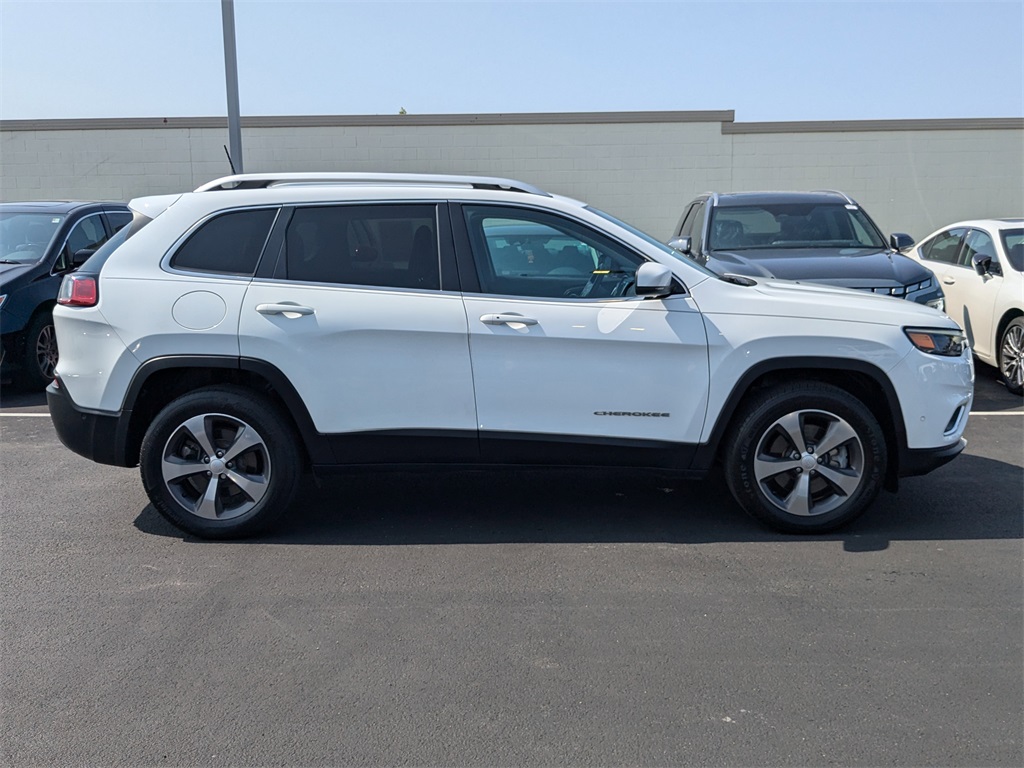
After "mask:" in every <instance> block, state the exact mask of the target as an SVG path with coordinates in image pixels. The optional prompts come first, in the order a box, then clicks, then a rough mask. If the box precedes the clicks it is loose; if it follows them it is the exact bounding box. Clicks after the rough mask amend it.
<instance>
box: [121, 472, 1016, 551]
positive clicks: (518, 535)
mask: <svg viewBox="0 0 1024 768" xmlns="http://www.w3.org/2000/svg"><path fill="white" fill-rule="evenodd" d="M307 480H308V482H307V484H306V486H305V487H304V488H303V490H302V491H301V492H300V493H299V495H298V497H297V498H296V501H295V502H294V503H293V505H292V507H291V508H290V509H289V511H288V513H287V514H286V515H285V517H284V519H283V520H282V522H281V524H280V525H279V526H277V527H276V528H275V529H274V530H272V531H271V532H269V533H267V534H265V535H263V536H261V537H259V538H255V539H250V540H245V541H250V542H252V543H259V544H292V545H310V544H314V545H343V546H388V545H425V544H498V543H638V542H650V543H679V544H701V543H711V542H760V541H763V542H781V541H794V542H797V541H806V540H807V538H806V537H804V536H794V535H786V534H780V533H776V532H774V531H771V530H768V529H766V528H765V527H763V526H762V525H760V524H759V523H758V522H757V521H756V520H754V519H753V518H751V517H748V516H747V515H746V514H744V512H743V511H742V510H741V509H740V507H739V506H738V505H737V504H736V502H735V501H733V498H732V496H731V495H730V493H729V491H728V489H727V487H726V485H725V483H724V481H723V480H722V479H721V477H719V476H717V475H716V476H712V477H709V478H708V479H706V480H703V481H692V482H690V481H688V482H682V481H679V480H677V479H670V478H666V477H664V476H661V475H658V474H653V473H651V474H648V473H636V472H628V471H622V470H614V471H611V470H609V471H604V470H563V469H558V470H555V469H547V470H545V469H492V470H449V469H431V470H415V471H398V470H390V471H369V472H367V471H363V472H357V471H354V470H353V471H351V472H348V473H346V474H342V475H338V476H335V477H331V478H329V479H325V480H322V481H320V482H319V484H318V485H317V484H314V483H313V482H312V481H311V479H307ZM1022 499H1024V473H1022V472H1021V469H1020V467H1018V466H1014V465H1012V464H1007V463H1004V462H999V461H994V460H992V459H986V458H980V457H976V456H960V457H959V458H958V459H957V461H956V462H955V463H954V465H949V466H946V467H942V468H940V469H939V470H936V471H935V472H933V473H932V474H931V475H929V476H927V477H914V478H905V479H904V480H902V481H901V486H900V492H899V494H898V495H896V494H891V493H887V492H884V491H883V492H882V494H881V495H880V496H879V498H878V499H877V500H876V502H875V503H874V505H873V506H872V507H871V508H870V509H869V510H868V512H867V513H866V514H865V515H864V516H863V517H862V518H860V519H859V520H857V521H856V522H854V523H853V524H851V525H849V526H847V527H845V528H843V529H841V530H839V531H836V532H835V533H830V534H824V535H821V536H816V537H814V540H819V541H822V540H824V541H841V542H842V543H843V548H844V549H845V550H846V551H847V552H871V551H878V550H884V549H886V548H887V547H888V546H889V545H890V543H891V542H893V541H914V540H957V539H1020V538H1022V537H1024V518H1022V513H1021V500H1022ZM135 525H136V527H137V528H138V529H139V530H141V531H143V532H145V533H149V534H153V535H158V536H170V537H175V538H180V539H183V540H185V541H189V542H195V543H199V542H201V540H200V539H197V538H194V537H192V536H188V535H184V534H182V533H181V532H180V531H178V530H177V529H175V528H174V527H172V526H171V525H170V524H168V523H167V522H165V521H164V520H163V518H162V517H160V515H159V514H158V513H157V512H156V510H155V509H154V508H153V507H152V505H149V506H147V507H146V508H145V509H143V510H142V512H141V513H140V514H139V516H138V518H137V519H136V521H135Z"/></svg>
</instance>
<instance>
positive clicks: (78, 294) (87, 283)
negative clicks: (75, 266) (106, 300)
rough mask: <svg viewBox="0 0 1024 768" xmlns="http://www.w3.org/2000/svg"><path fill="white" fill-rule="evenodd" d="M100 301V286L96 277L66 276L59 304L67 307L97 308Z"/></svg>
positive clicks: (58, 296)
mask: <svg viewBox="0 0 1024 768" xmlns="http://www.w3.org/2000/svg"><path fill="white" fill-rule="evenodd" d="M98 301H99V285H98V283H97V282H96V276H95V275H65V276H64V281H63V282H62V283H61V284H60V293H59V294H58V295H57V303H58V304H62V305H63V306H65V307H95V306H96V303H97V302H98Z"/></svg>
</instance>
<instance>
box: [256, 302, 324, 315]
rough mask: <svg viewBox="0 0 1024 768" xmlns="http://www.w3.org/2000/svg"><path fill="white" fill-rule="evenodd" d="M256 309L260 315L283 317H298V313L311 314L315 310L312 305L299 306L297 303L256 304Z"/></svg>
mask: <svg viewBox="0 0 1024 768" xmlns="http://www.w3.org/2000/svg"><path fill="white" fill-rule="evenodd" d="M256 311H257V312H259V313H260V314H261V315H284V316H285V317H298V316H299V315H312V314H313V312H314V311H315V310H314V309H313V308H312V307H301V306H299V305H298V304H288V303H283V304H257V305H256Z"/></svg>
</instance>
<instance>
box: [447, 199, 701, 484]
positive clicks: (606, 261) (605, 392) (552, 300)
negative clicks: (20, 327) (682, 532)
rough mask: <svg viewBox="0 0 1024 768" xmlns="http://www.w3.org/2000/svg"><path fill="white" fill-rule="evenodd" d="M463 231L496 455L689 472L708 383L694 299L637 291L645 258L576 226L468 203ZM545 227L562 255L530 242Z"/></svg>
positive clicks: (462, 252)
mask: <svg viewBox="0 0 1024 768" xmlns="http://www.w3.org/2000/svg"><path fill="white" fill-rule="evenodd" d="M453 226H454V228H455V233H456V246H457V249H458V257H459V267H460V272H461V273H462V274H463V285H464V287H465V288H466V291H465V294H464V297H465V306H466V313H467V317H468V323H469V348H470V355H471V358H472V366H473V382H474V387H475V393H476V403H477V415H478V426H479V429H480V437H481V451H482V454H483V458H484V460H485V461H495V462H509V461H510V462H523V463H531V464H541V463H549V462H550V463H560V464H603V463H614V464H622V463H635V464H638V465H653V466H663V465H664V466H673V467H676V468H685V467H686V466H687V465H688V456H689V452H688V451H687V449H685V448H683V444H696V443H697V441H698V439H699V436H700V432H701V427H702V425H703V421H704V414H705V409H706V404H707V389H708V363H707V341H706V334H705V330H704V324H703V321H702V319H701V316H700V314H699V312H698V311H697V308H696V306H695V305H694V303H693V301H692V300H691V299H690V298H689V297H688V296H686V295H676V296H671V297H668V298H664V299H661V298H659V299H643V298H639V297H637V296H636V295H635V294H634V293H633V292H632V283H633V278H634V275H635V272H636V269H637V267H638V266H639V265H640V264H641V263H643V261H644V257H643V256H642V255H640V254H639V253H637V252H635V251H633V250H632V249H631V248H629V247H627V246H625V245H624V244H622V243H621V242H619V241H616V240H615V239H614V238H612V237H609V236H608V235H607V234H605V233H602V232H599V231H597V230H596V229H594V228H592V227H590V226H589V225H586V224H584V223H582V222H579V221H577V220H574V219H570V218H563V217H561V216H557V215H554V214H552V213H549V212H543V211H538V210H534V209H531V208H528V207H514V206H496V205H482V204H468V203H466V204H463V205H461V206H453ZM537 227H542V228H545V229H546V230H555V231H557V232H558V233H560V236H559V237H558V238H552V240H553V241H557V242H559V243H560V244H562V245H561V247H560V248H559V250H558V252H544V251H538V250H537V249H535V248H533V247H527V245H526V244H527V241H528V237H526V236H523V237H517V235H516V231H517V230H519V231H520V232H523V233H528V232H529V231H531V230H534V229H536V228H537ZM494 232H500V233H501V236H500V237H496V236H494V235H493V233H494ZM581 257H582V258H581ZM516 263H518V264H520V265H521V267H520V268H519V269H518V270H517V269H515V268H513V267H510V266H509V265H514V264H516ZM542 263H543V264H544V265H545V268H544V269H540V268H538V267H539V265H540V264H542ZM624 448H625V449H626V450H623V449H624ZM645 449H647V450H645Z"/></svg>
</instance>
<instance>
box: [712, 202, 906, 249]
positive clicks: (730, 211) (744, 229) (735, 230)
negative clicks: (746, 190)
mask: <svg viewBox="0 0 1024 768" xmlns="http://www.w3.org/2000/svg"><path fill="white" fill-rule="evenodd" d="M885 247H886V244H885V239H884V238H883V237H882V234H881V232H879V231H878V228H877V227H876V226H875V225H874V223H873V222H872V221H871V219H869V218H868V216H867V214H865V213H864V211H862V210H861V209H860V207H858V206H856V205H844V204H842V203H780V204H771V203H769V204H765V205H743V206H735V207H733V206H728V207H725V206H723V207H716V208H714V210H713V211H712V214H711V231H710V232H709V234H708V248H710V249H711V250H730V251H739V250H745V249H749V248H771V249H773V250H774V249H778V248H783V249H785V248H885Z"/></svg>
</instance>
